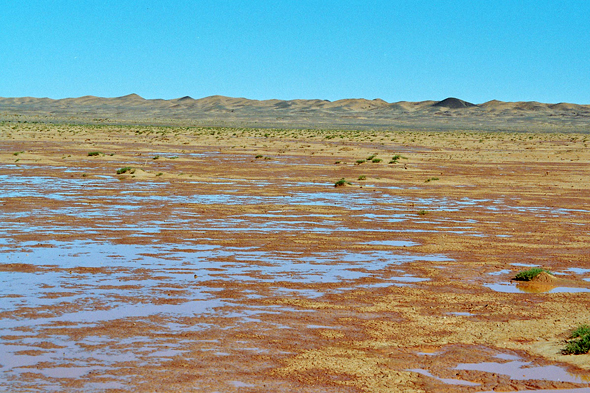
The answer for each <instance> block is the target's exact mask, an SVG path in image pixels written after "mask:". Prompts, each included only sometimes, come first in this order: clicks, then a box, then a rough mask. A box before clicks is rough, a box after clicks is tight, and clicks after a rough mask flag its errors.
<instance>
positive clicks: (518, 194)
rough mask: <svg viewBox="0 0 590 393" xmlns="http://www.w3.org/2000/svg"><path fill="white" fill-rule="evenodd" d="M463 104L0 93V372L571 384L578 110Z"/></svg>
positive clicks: (142, 378)
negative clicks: (208, 103)
mask: <svg viewBox="0 0 590 393" xmlns="http://www.w3.org/2000/svg"><path fill="white" fill-rule="evenodd" d="M477 108H478V107H477ZM477 108H471V107H470V108H464V109H448V110H449V111H450V112H449V113H451V117H453V116H454V117H458V118H460V119H459V120H457V121H458V123H453V122H450V123H445V124H447V125H446V126H445V127H446V128H445V129H448V130H447V131H440V132H439V131H435V128H437V127H438V126H439V125H441V124H443V123H441V122H439V120H433V121H432V122H430V120H428V121H426V120H424V123H412V121H411V120H407V119H406V120H403V121H404V122H406V124H407V127H395V126H390V127H389V128H388V127H386V122H385V120H383V123H382V124H381V125H380V126H379V127H376V129H369V126H368V125H366V126H362V127H361V126H359V127H358V128H365V129H364V130H362V131H355V130H352V129H350V130H341V129H340V130H339V129H338V128H339V123H338V122H332V123H330V124H331V127H327V128H329V129H289V128H285V129H281V127H280V124H277V123H272V122H271V121H270V120H268V125H269V126H273V127H275V128H244V127H238V126H236V124H237V123H239V121H238V120H239V119H237V120H236V119H234V120H231V122H234V121H235V122H236V123H235V124H234V123H232V124H233V125H234V127H226V128H224V127H219V128H208V127H198V126H192V125H191V123H190V121H188V120H186V121H187V123H186V124H185V125H184V126H179V125H172V126H149V125H138V124H136V125H131V124H128V125H124V124H123V123H133V121H132V119H131V118H126V117H125V115H121V116H122V117H120V118H119V120H118V121H117V122H118V123H120V124H119V125H115V124H113V125H105V124H98V123H101V122H98V121H97V122H94V123H97V124H82V123H84V122H85V117H84V116H78V117H76V118H75V119H72V121H71V122H70V124H66V123H64V122H63V119H62V118H58V117H56V115H55V114H53V115H51V114H47V113H46V112H44V113H45V115H43V116H46V118H45V120H43V119H42V118H41V117H42V116H41V115H40V114H39V113H41V112H38V113H37V115H35V114H31V113H26V111H25V110H23V111H22V113H20V114H19V113H17V112H18V111H15V110H12V109H11V110H10V111H9V110H7V109H6V107H4V109H3V110H4V111H5V112H4V114H3V120H4V121H3V122H2V123H1V125H0V216H1V217H2V220H1V222H0V230H1V231H2V236H1V237H0V277H1V280H2V286H1V287H0V288H1V289H0V305H1V307H0V370H1V374H0V390H3V391H11V392H19V391H23V392H24V391H59V392H63V391H72V392H73V391H112V392H118V391H145V392H152V391H153V392H155V391H166V392H174V391H178V392H184V391H206V392H215V391H224V392H232V391H236V392H237V391H240V392H266V391H283V392H291V391H300V392H363V391H367V392H397V391H399V392H422V391H426V392H432V391H436V392H447V391H448V392H455V391H465V392H480V391H482V392H488V391H517V390H544V389H568V390H570V391H578V392H582V391H588V390H587V389H588V388H589V385H590V377H589V376H590V355H564V354H562V352H561V349H562V348H563V347H564V342H565V340H566V339H567V337H568V335H569V333H570V332H571V331H572V329H574V328H575V327H577V326H579V325H580V324H583V323H587V324H588V323H590V314H589V312H588V309H589V306H590V298H589V293H588V292H589V291H590V264H589V262H590V258H589V256H590V251H589V248H588V244H590V233H589V231H588V228H589V223H590V165H589V161H590V151H589V149H588V138H589V136H588V135H587V133H586V132H587V131H588V125H587V120H584V121H585V122H586V123H584V121H582V120H580V119H582V118H583V116H582V115H579V116H578V117H575V116H574V115H571V116H572V117H571V118H568V119H570V120H571V122H570V123H568V122H565V123H564V125H563V126H560V123H559V122H557V121H555V122H554V120H553V119H550V116H549V115H548V114H545V115H546V116H547V118H546V119H549V120H547V122H545V123H543V124H544V125H543V126H541V125H540V124H541V123H540V121H541V120H539V119H540V117H538V118H536V119H537V120H534V119H533V120H531V123H530V124H533V125H535V126H534V127H533V126H530V128H529V129H528V130H527V129H526V127H525V125H526V123H522V124H521V123H512V122H511V121H509V120H506V118H502V119H500V120H497V121H498V122H501V123H502V124H507V125H510V124H517V125H516V126H515V127H517V128H519V129H518V130H515V131H521V132H513V131H497V130H496V131H493V132H487V130H489V129H493V128H494V123H493V121H492V120H489V121H487V120H486V122H484V123H485V126H482V127H481V128H480V130H478V129H477V128H478V127H477V124H476V120H475V119H476V115H470V116H466V115H463V114H457V113H459V112H458V111H460V110H471V111H477V110H479V109H477ZM578 109H579V108H578ZM581 112H582V111H581V110H580V113H581ZM474 113H475V112H474ZM527 113H528V112H527ZM545 115H544V116H545ZM88 116H97V115H96V114H93V115H90V114H89V115H88ZM424 116H425V115H424ZM433 116H434V115H433ZM461 116H463V118H462V117H461ZM567 116H570V115H567ZM218 118H220V117H219V116H218ZM261 119H268V118H267V117H261ZM461 119H463V120H461ZM546 119H545V120H546ZM25 121H26V123H25ZM167 121H168V120H167ZM195 121H196V120H195ZM219 121H221V120H219ZM372 121H373V120H371V122H372ZM568 121H569V120H568ZM577 121H580V124H579V125H576V124H577V123H576V122H577ZM113 122H114V121H113ZM148 122H149V120H146V122H145V123H146V124H147V123H148ZM162 122H164V121H163V120H162ZM462 122H463V123H462ZM73 123H80V124H73ZM102 123H108V122H106V121H103V122H102ZM136 123H140V122H136ZM271 123H272V124H271ZM369 123H370V122H369ZM523 124H524V125H523ZM304 125H305V124H304ZM357 125H358V124H357ZM462 125H469V127H468V128H467V129H468V131H461V130H464V129H465V128H464V127H462ZM412 127H413V128H415V130H409V129H411V128H412ZM576 127H577V131H578V132H576ZM344 128H346V127H344ZM439 128H440V127H439ZM453 128H455V129H456V130H454V131H453V130H452V129H453ZM551 128H555V130H554V132H549V131H551ZM457 129H461V130H457ZM522 131H526V132H522ZM538 131H542V132H538ZM122 168H126V170H124V171H123V170H121V169H122ZM118 171H119V172H121V173H120V174H117V172H118ZM340 179H344V180H345V181H344V182H343V183H344V185H342V186H340V187H335V183H336V182H337V181H338V180H340ZM528 266H540V267H543V268H546V269H548V270H551V271H552V272H553V273H555V275H556V277H558V279H557V280H555V281H551V280H545V281H544V282H539V283H532V284H531V283H529V284H518V283H516V282H514V281H511V279H512V278H513V277H514V276H515V274H516V273H517V272H519V271H521V270H523V269H526V268H527V267H528Z"/></svg>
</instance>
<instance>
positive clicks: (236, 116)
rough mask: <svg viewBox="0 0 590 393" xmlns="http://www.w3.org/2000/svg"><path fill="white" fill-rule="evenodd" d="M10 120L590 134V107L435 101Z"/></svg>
mask: <svg viewBox="0 0 590 393" xmlns="http://www.w3.org/2000/svg"><path fill="white" fill-rule="evenodd" d="M15 116H17V117H18V116H24V117H27V118H30V119H31V120H35V119H36V118H43V120H44V121H48V120H50V121H55V122H63V121H66V120H67V121H69V122H72V121H73V122H82V123H93V122H108V123H134V124H143V123H152V124H165V125H168V124H169V125H177V124H183V125H211V126H217V125H227V126H262V127H306V128H308V127H323V128H346V129H351V128H356V129H367V128H371V129H383V128H396V127H401V128H408V127H410V128H421V129H435V130H444V129H452V128H461V129H484V130H491V129H501V130H525V129H530V128H531V127H533V128H534V129H535V130H537V131H543V130H551V131H556V130H560V129H561V130H563V131H578V132H590V105H577V104H569V103H557V104H546V103H540V102H535V101H529V102H502V101H497V100H491V101H488V102H485V103H482V104H479V105H476V104H473V103H470V102H467V101H464V100H461V99H459V98H453V97H449V98H446V99H444V100H442V101H421V102H408V101H399V102H393V103H389V102H387V101H384V100H382V99H374V100H368V99H364V98H354V99H341V100H337V101H328V100H320V99H294V100H278V99H272V100H252V99H247V98H234V97H226V96H221V95H215V96H210V97H204V98H200V99H194V98H192V97H190V96H185V97H180V98H176V99H171V100H164V99H145V98H143V97H141V96H139V95H137V94H129V95H125V96H122V97H113V98H103V97H95V96H83V97H78V98H65V99H58V100H53V99H50V98H34V97H16V98H0V120H13V118H14V117H15ZM525 120H526V121H525ZM525 123H526V124H525Z"/></svg>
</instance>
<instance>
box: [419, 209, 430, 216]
mask: <svg viewBox="0 0 590 393" xmlns="http://www.w3.org/2000/svg"><path fill="white" fill-rule="evenodd" d="M427 214H428V212H427V211H426V210H420V211H419V212H418V215H419V216H425V215H427Z"/></svg>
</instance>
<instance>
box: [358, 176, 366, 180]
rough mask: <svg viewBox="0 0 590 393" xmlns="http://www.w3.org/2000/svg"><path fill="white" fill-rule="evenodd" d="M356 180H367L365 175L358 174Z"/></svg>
mask: <svg viewBox="0 0 590 393" xmlns="http://www.w3.org/2000/svg"><path fill="white" fill-rule="evenodd" d="M357 180H367V176H365V175H360V176H359V177H358V179H357Z"/></svg>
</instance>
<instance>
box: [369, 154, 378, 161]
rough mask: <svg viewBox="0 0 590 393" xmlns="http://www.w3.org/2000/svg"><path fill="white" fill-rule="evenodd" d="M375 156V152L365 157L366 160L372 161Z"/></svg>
mask: <svg viewBox="0 0 590 393" xmlns="http://www.w3.org/2000/svg"><path fill="white" fill-rule="evenodd" d="M376 156H377V155H376V154H373V155H370V156H369V157H367V161H372V160H373V158H375V157H376Z"/></svg>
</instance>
